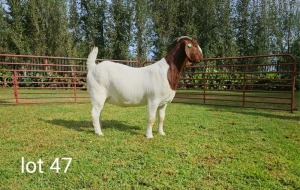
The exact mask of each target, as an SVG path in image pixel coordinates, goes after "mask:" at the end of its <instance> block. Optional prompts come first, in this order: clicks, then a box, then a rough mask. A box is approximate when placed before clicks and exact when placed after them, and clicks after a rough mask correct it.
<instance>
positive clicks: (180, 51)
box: [165, 36, 203, 90]
mask: <svg viewBox="0 0 300 190" xmlns="http://www.w3.org/2000/svg"><path fill="white" fill-rule="evenodd" d="M175 42H176V45H175V46H173V48H172V49H171V50H170V51H169V53H168V54H167V55H166V57H165V59H166V61H167V63H168V64H169V66H170V68H169V70H168V81H169V83H170V86H171V88H172V89H173V90H176V88H177V84H178V81H179V76H180V74H181V73H182V71H183V70H184V68H186V67H187V66H189V65H190V64H191V62H200V61H201V59H203V54H202V50H201V48H200V46H199V44H198V42H197V41H196V40H194V39H192V38H190V37H188V36H182V37H179V38H176V40H175Z"/></svg>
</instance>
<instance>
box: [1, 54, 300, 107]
mask: <svg viewBox="0 0 300 190" xmlns="http://www.w3.org/2000/svg"><path fill="white" fill-rule="evenodd" d="M98 61H101V60H98ZM114 61H116V62H120V63H123V64H127V65H130V66H133V67H141V66H143V65H145V64H151V62H146V63H144V64H140V63H139V62H137V61H131V60H114ZM85 62H86V59H85V58H66V57H48V56H22V55H9V54H0V105H12V104H47V103H48V104H49V103H50V104H53V103H85V102H89V101H90V100H89V96H88V93H87V92H86V72H87V71H86V63H85ZM295 80H296V61H295V59H294V58H293V57H292V56H291V55H286V54H277V55H260V56H243V57H227V58H209V59H204V60H203V61H202V62H201V63H198V64H196V65H193V66H190V67H188V68H187V69H186V70H185V72H184V73H183V74H182V76H181V78H180V83H179V86H178V91H177V94H176V96H175V100H174V102H181V103H192V104H205V105H222V106H230V107H244V108H261V109H274V110H290V111H292V112H293V111H294V104H295V102H294V96H295Z"/></svg>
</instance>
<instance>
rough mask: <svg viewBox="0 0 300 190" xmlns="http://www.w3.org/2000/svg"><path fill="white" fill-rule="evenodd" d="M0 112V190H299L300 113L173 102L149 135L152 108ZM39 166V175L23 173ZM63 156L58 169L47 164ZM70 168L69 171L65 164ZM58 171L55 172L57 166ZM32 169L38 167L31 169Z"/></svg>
mask: <svg viewBox="0 0 300 190" xmlns="http://www.w3.org/2000/svg"><path fill="white" fill-rule="evenodd" d="M90 110H91V105H90V104H89V103H85V104H54V105H18V106H1V107H0V161H1V162H0V163H1V165H0V189H14V190H15V189H300V121H299V118H300V113H299V111H296V112H295V113H293V114H292V113H290V112H288V111H270V110H255V109H241V108H227V107H209V106H199V105H187V104H178V103H172V104H170V105H169V106H168V108H167V111H166V120H165V132H166V134H167V136H159V135H158V133H157V124H156V127H155V128H154V139H151V140H148V139H146V138H145V136H144V133H145V129H146V123H147V108H146V107H138V108H120V107H116V106H112V105H106V106H105V108H104V111H103V114H102V118H103V122H102V123H103V132H104V134H105V136H103V137H102V136H97V135H95V134H94V133H93V127H92V122H91V117H90ZM22 157H24V159H25V164H26V163H28V162H30V161H32V162H37V161H38V160H39V159H40V160H41V161H42V162H43V163H42V165H41V166H42V168H40V169H41V170H42V171H43V173H40V172H39V168H38V164H37V169H36V172H35V173H32V174H31V173H26V171H25V173H22V171H21V169H22V163H21V158H22ZM55 158H59V159H60V162H59V167H60V168H61V170H60V171H59V173H56V171H55V170H50V166H51V164H52V163H53V161H54V160H55ZM62 158H72V162H71V164H70V166H69V168H68V170H67V172H66V173H64V169H65V167H66V163H67V161H66V160H62ZM55 166H57V165H55ZM29 169H30V170H33V166H32V165H31V166H30V167H29Z"/></svg>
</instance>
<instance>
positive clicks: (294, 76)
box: [291, 57, 296, 113]
mask: <svg viewBox="0 0 300 190" xmlns="http://www.w3.org/2000/svg"><path fill="white" fill-rule="evenodd" d="M292 58H293V71H292V93H291V96H292V98H291V113H293V112H294V110H295V105H294V104H295V85H296V59H295V58H294V57H292Z"/></svg>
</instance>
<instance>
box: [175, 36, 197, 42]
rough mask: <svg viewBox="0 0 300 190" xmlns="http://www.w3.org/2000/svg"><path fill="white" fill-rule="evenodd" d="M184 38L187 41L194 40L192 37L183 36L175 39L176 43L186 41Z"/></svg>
mask: <svg viewBox="0 0 300 190" xmlns="http://www.w3.org/2000/svg"><path fill="white" fill-rule="evenodd" d="M184 38H187V39H189V40H193V39H192V38H191V37H189V36H181V37H179V38H176V39H175V41H176V42H179V41H180V40H181V39H184Z"/></svg>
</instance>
